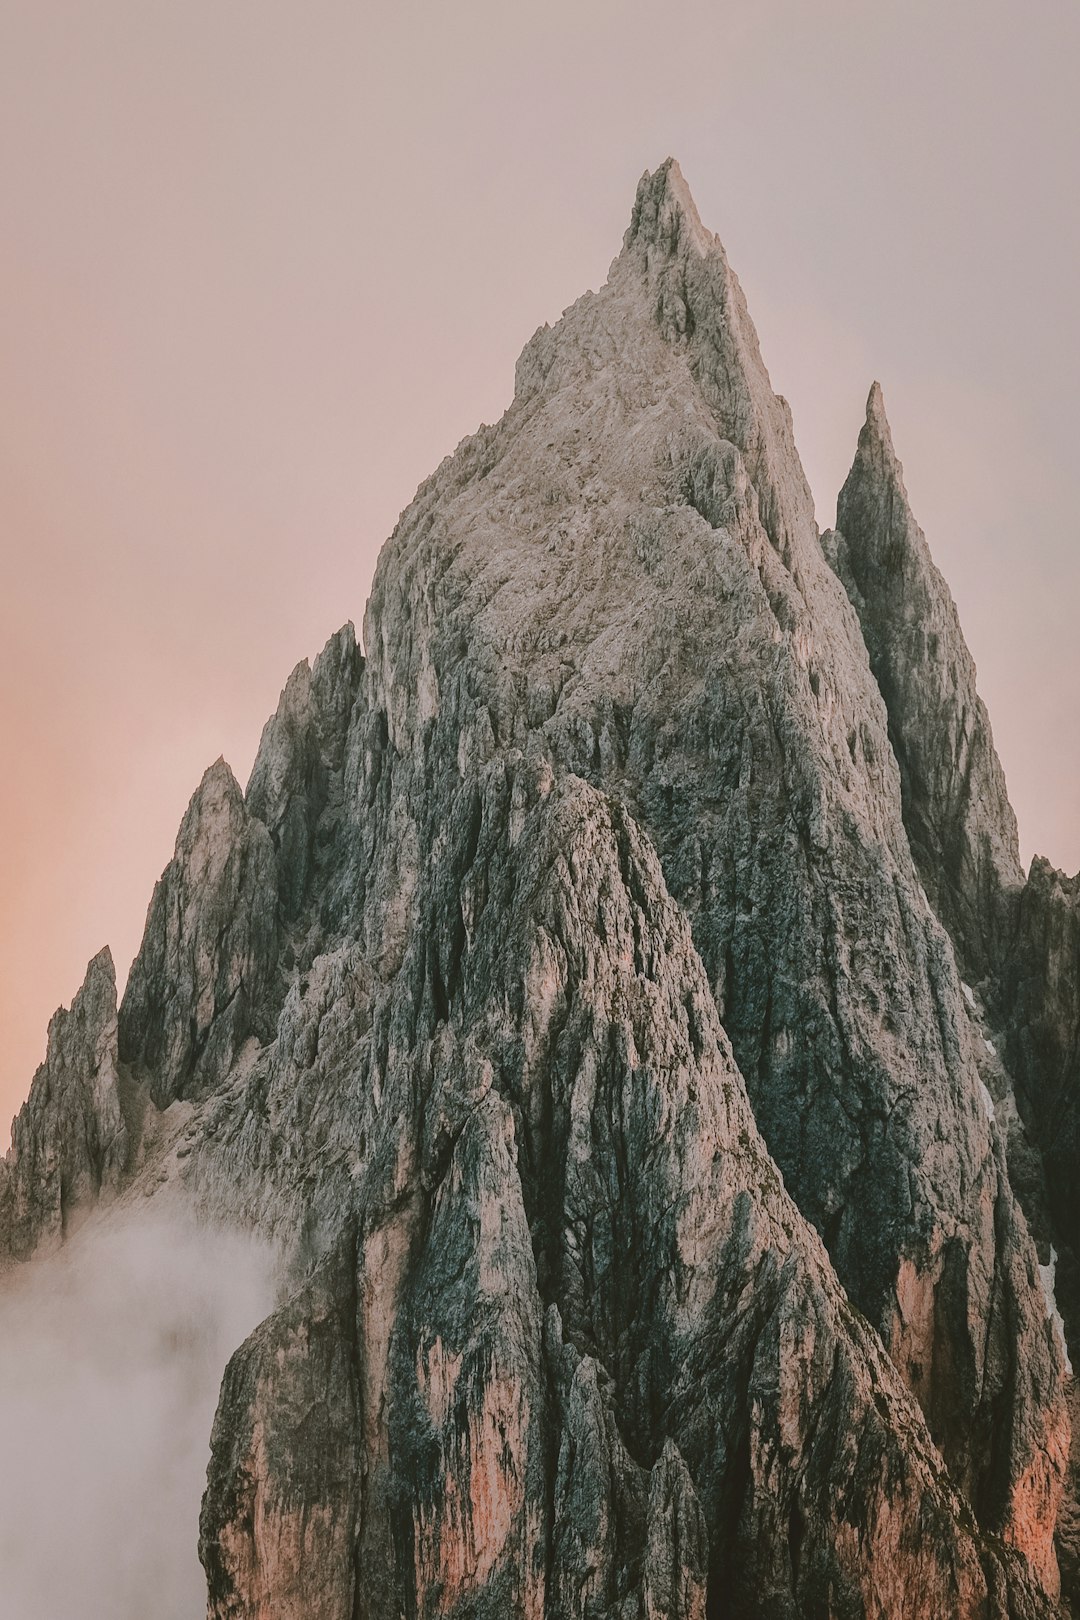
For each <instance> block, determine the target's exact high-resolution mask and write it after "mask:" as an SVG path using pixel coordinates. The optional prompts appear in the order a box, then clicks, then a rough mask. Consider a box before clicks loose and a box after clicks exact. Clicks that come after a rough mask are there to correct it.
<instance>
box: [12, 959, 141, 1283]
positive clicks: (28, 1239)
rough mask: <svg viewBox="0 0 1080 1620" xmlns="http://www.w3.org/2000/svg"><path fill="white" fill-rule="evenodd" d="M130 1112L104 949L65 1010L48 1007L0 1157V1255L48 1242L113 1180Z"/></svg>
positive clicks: (127, 1141)
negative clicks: (45, 1039) (34, 1064)
mask: <svg viewBox="0 0 1080 1620" xmlns="http://www.w3.org/2000/svg"><path fill="white" fill-rule="evenodd" d="M125 1105H126V1106H125ZM136 1116H137V1105H136V1099H135V1098H134V1097H133V1096H132V1094H131V1092H130V1088H125V1085H124V1083H123V1082H122V1080H121V1077H120V1070H119V1066H118V1061H117V1042H116V974H115V972H114V970H113V960H112V955H111V953H110V952H109V949H108V947H106V948H105V949H104V950H103V951H100V952H99V953H98V955H97V956H95V957H94V959H93V961H92V962H91V963H90V965H89V966H88V968H87V970H86V978H85V979H84V980H83V984H82V988H81V989H80V991H79V993H78V995H77V996H76V997H75V999H74V1001H73V1002H72V1003H71V1006H70V1008H67V1009H65V1008H63V1007H61V1008H60V1009H59V1011H58V1012H56V1013H55V1014H54V1015H53V1019H52V1022H51V1023H50V1025H49V1046H48V1052H47V1055H46V1058H45V1062H44V1063H43V1064H42V1065H41V1067H40V1069H38V1071H37V1073H36V1074H35V1076H34V1079H33V1083H32V1085H31V1087H30V1095H29V1097H28V1098H27V1100H26V1102H25V1103H24V1104H23V1106H22V1108H21V1109H20V1111H19V1114H18V1116H17V1118H16V1120H15V1123H14V1125H13V1127H12V1133H11V1149H10V1151H9V1153H8V1155H7V1158H6V1159H4V1160H3V1161H0V1262H2V1261H3V1260H4V1259H5V1258H9V1257H11V1258H15V1259H20V1260H22V1259H26V1258H27V1257H28V1256H29V1255H30V1254H32V1253H33V1252H34V1251H35V1250H36V1249H38V1248H40V1249H42V1250H43V1251H48V1250H50V1249H53V1248H55V1247H56V1246H57V1245H58V1244H59V1243H60V1242H61V1241H62V1240H63V1238H64V1236H65V1235H66V1234H67V1233H68V1231H69V1230H70V1229H71V1226H72V1223H73V1221H75V1220H77V1219H78V1217H79V1216H80V1215H83V1214H86V1213H87V1212H88V1210H89V1207H90V1206H91V1205H92V1204H93V1203H94V1202H95V1200H96V1199H97V1198H99V1197H100V1196H101V1194H102V1193H103V1192H105V1191H107V1190H109V1189H110V1188H115V1187H116V1186H117V1184H118V1183H119V1181H120V1178H121V1176H122V1173H123V1171H124V1169H125V1168H126V1165H127V1163H128V1158H129V1154H130V1151H131V1148H132V1146H133V1141H134V1138H135V1136H136V1134H137V1128H138V1127H137V1117H136Z"/></svg>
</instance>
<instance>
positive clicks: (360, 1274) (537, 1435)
mask: <svg viewBox="0 0 1080 1620" xmlns="http://www.w3.org/2000/svg"><path fill="white" fill-rule="evenodd" d="M905 533H906V530H905ZM838 566H840V563H839V561H838ZM856 605H857V604H856ZM957 635H959V632H958V631H957ZM364 641H365V649H366V658H365V659H364V660H361V658H360V655H359V653H358V651H357V649H356V646H355V639H354V637H353V634H352V631H351V628H349V627H346V629H345V630H344V631H342V632H340V633H339V635H338V636H337V637H335V638H334V639H333V640H332V642H331V643H330V644H329V646H328V648H327V650H326V651H325V652H324V654H323V655H322V657H321V658H320V659H319V660H317V661H316V664H315V665H314V667H313V668H312V669H311V671H310V672H309V671H308V670H307V666H306V665H301V666H299V668H298V669H297V670H296V671H294V674H293V676H292V677H291V678H290V681H289V684H288V686H287V687H286V689H285V692H284V693H283V694H282V699H281V703H280V705H279V708H278V711H277V714H276V715H275V716H274V718H273V719H272V721H271V722H270V724H269V725H268V727H267V729H266V731H265V733H264V736H263V741H262V744H261V746H260V750H259V756H258V759H257V761H256V765H255V769H254V771H253V773H252V778H251V782H250V784H249V788H248V793H247V798H246V801H245V799H244V798H243V796H242V795H241V794H240V792H239V789H238V787H237V785H236V783H235V781H234V780H233V779H232V776H231V774H230V773H229V772H228V771H227V768H226V767H224V766H223V765H220V764H219V765H218V766H216V767H214V768H213V770H212V771H211V772H209V773H208V775H207V777H206V778H205V779H204V782H203V785H202V787H201V788H200V790H199V792H198V793H197V794H196V797H195V799H194V800H193V801H192V805H191V807H190V808H189V811H188V814H187V816H186V817H185V820H184V823H183V825H182V827H181V832H180V836H179V839H178V842H177V850H176V855H175V857H174V860H173V862H172V863H171V865H170V867H169V868H168V869H167V871H166V873H165V875H164V876H163V878H162V881H161V883H160V884H159V885H158V889H157V891H156V893H155V897H154V901H153V903H152V906H151V910H150V915H149V918H148V922H147V932H146V937H145V939H144V942H143V946H142V949H141V951H140V955H139V957H138V959H137V961H136V963H135V966H134V968H133V970H132V976H131V980H130V983H129V988H128V991H127V993H126V995H125V999H124V1004H123V1007H122V1009H121V1015H120V1055H121V1057H122V1058H124V1060H125V1061H129V1062H130V1063H131V1065H132V1071H133V1073H134V1074H135V1075H136V1076H138V1077H140V1078H142V1079H144V1080H145V1083H146V1084H147V1085H148V1086H149V1087H150V1088H151V1091H152V1094H153V1097H154V1099H155V1101H156V1103H157V1104H158V1105H159V1106H164V1105H166V1104H168V1103H170V1102H171V1100H172V1099H173V1098H176V1097H184V1098H187V1099H190V1102H189V1112H188V1113H187V1115H185V1119H186V1121H187V1123H186V1124H185V1125H184V1131H185V1133H186V1134H185V1137H184V1140H183V1141H182V1142H181V1143H180V1144H179V1145H178V1146H177V1148H176V1150H175V1153H174V1155H173V1156H172V1157H171V1158H170V1159H169V1160H168V1162H167V1164H165V1165H164V1167H162V1168H160V1169H159V1171H158V1172H157V1173H158V1174H159V1175H160V1176H161V1177H162V1178H163V1181H164V1182H165V1183H166V1184H167V1185H168V1186H169V1187H170V1188H171V1189H172V1190H174V1191H180V1192H183V1193H184V1194H186V1196H188V1197H189V1198H191V1199H192V1201H193V1202H195V1204H196V1205H197V1206H198V1207H199V1208H200V1209H201V1210H202V1211H203V1212H204V1213H205V1214H206V1215H208V1216H210V1217H213V1218H215V1219H224V1218H228V1219H239V1220H242V1221H246V1222H250V1223H253V1224H256V1225H258V1226H260V1227H262V1228H264V1229H266V1230H269V1231H270V1232H272V1233H273V1234H274V1236H275V1237H276V1238H277V1239H278V1240H279V1241H280V1242H282V1243H284V1244H286V1245H287V1246H288V1247H289V1249H290V1254H291V1265H292V1269H293V1275H294V1282H295V1284H296V1288H295V1291H294V1293H293V1295H292V1298H291V1300H290V1301H289V1302H288V1303H287V1304H285V1305H284V1306H283V1307H282V1308H281V1310H279V1311H278V1312H277V1313H275V1315H274V1316H273V1317H271V1318H270V1319H269V1320H268V1321H267V1322H266V1323H265V1324H264V1325H263V1326H262V1327H261V1328H260V1329H259V1330H258V1331H257V1332H256V1334H255V1335H253V1337H252V1338H251V1339H250V1340H249V1341H248V1342H247V1344H246V1345H245V1346H243V1347H242V1349H241V1350H240V1351H239V1352H238V1354H237V1356H236V1357H235V1358H234V1360H233V1362H232V1364H231V1366H230V1369H229V1372H228V1374H227V1376H226V1379H225V1382H224V1384H223V1388H222V1398H221V1403H220V1406H219V1411H218V1417H217V1422H216V1425H215V1433H214V1442H213V1460H212V1465H211V1472H210V1479H209V1485H208V1491H207V1496H206V1501H205V1504H204V1513H203V1523H202V1553H203V1558H204V1562H205V1564H206V1568H207V1572H208V1578H209V1586H210V1602H211V1609H210V1612H211V1615H212V1616H214V1617H216V1620H225V1617H226V1616H228V1617H230V1620H241V1617H250V1620H255V1617H256V1616H259V1615H263V1614H266V1613H268V1612H273V1613H275V1614H278V1613H280V1614H282V1615H289V1614H295V1615H296V1616H297V1617H299V1616H300V1615H301V1614H305V1615H316V1614H317V1615H319V1616H320V1617H322V1616H325V1617H336V1616H339V1615H340V1616H341V1617H342V1620H360V1617H362V1620H391V1617H393V1620H398V1617H399V1616H400V1615H401V1614H408V1615H411V1616H416V1617H428V1616H430V1617H434V1616H457V1617H459V1620H464V1617H465V1616H466V1615H467V1616H469V1617H470V1620H495V1617H496V1616H498V1617H502V1616H505V1615H508V1614H513V1615H523V1616H529V1617H536V1620H539V1617H540V1616H547V1615H550V1616H552V1617H556V1616H558V1617H563V1616H575V1617H580V1620H643V1617H648V1620H658V1617H659V1616H661V1615H663V1616H665V1617H685V1620H702V1617H704V1616H705V1615H709V1616H712V1615H714V1614H719V1613H731V1614H733V1615H744V1614H745V1615H751V1614H760V1613H769V1614H775V1615H778V1616H779V1615H784V1616H789V1615H790V1616H794V1615H796V1614H827V1615H835V1616H838V1617H839V1616H847V1615H856V1614H869V1615H880V1616H882V1617H884V1616H886V1615H888V1616H894V1615H901V1616H911V1620H917V1617H922V1616H928V1615H930V1614H942V1615H949V1616H954V1615H955V1616H968V1615H970V1616H972V1617H975V1616H979V1617H980V1620H989V1617H991V1616H1002V1617H1004V1616H1005V1615H1013V1616H1022V1615H1024V1616H1026V1615H1032V1616H1034V1615H1048V1614H1049V1613H1050V1612H1051V1611H1052V1606H1053V1602H1054V1595H1055V1592H1056V1587H1057V1569H1056V1564H1055V1558H1054V1546H1053V1534H1054V1525H1055V1519H1056V1515H1057V1508H1058V1502H1059V1498H1060V1494H1061V1488H1062V1477H1063V1473H1064V1468H1065V1453H1066V1450H1067V1446H1068V1422H1067V1417H1066V1413H1065V1404H1064V1383H1063V1364H1062V1354H1061V1346H1060V1342H1059V1338H1058V1335H1057V1331H1056V1328H1055V1326H1054V1323H1053V1322H1052V1321H1051V1320H1050V1319H1049V1317H1048V1314H1047V1309H1046V1302H1045V1297H1044V1293H1043V1288H1042V1283H1041V1279H1040V1275H1039V1270H1038V1263H1037V1256H1036V1253H1035V1250H1034V1248H1033V1245H1032V1242H1031V1240H1030V1237H1029V1235H1028V1231H1027V1227H1026V1224H1025V1221H1024V1218H1023V1216H1022V1214H1021V1213H1020V1211H1019V1209H1018V1208H1017V1205H1016V1203H1015V1200H1014V1197H1013V1193H1012V1190H1011V1187H1010V1182H1009V1176H1008V1174H1007V1171H1006V1164H1005V1158H1004V1153H1003V1143H1002V1139H1001V1135H1000V1130H999V1126H998V1123H997V1120H996V1118H994V1117H992V1116H993V1112H994V1111H993V1106H992V1103H991V1107H990V1108H989V1110H988V1107H987V1100H986V1099H987V1095H988V1093H987V1091H986V1088H985V1085H984V1081H983V1075H982V1072H981V1070H980V1066H979V1065H980V1061H981V1057H982V1051H981V1045H980V1040H981V1037H980V1035H979V1031H978V1029H977V1027H976V1025H975V1023H974V1022H973V1020H972V1017H971V1016H970V1013H969V1009H968V1006H967V1003H966V1000H965V996H964V992H963V989H962V986H961V982H960V976H959V973H958V970H957V965H956V956H955V952H954V948H953V943H952V941H951V940H950V936H949V934H948V932H947V931H946V929H945V928H944V927H943V926H942V919H941V918H940V917H939V916H938V915H937V913H936V911H935V909H934V906H933V905H932V904H931V901H930V900H929V899H928V897H927V889H928V888H930V889H931V890H933V892H934V893H935V894H938V896H939V899H940V895H941V893H943V891H942V890H940V889H935V888H934V886H933V885H932V884H929V883H927V882H926V881H925V880H924V878H921V877H920V867H919V865H918V864H917V860H916V858H914V857H913V853H912V837H911V836H910V833H911V827H912V825H913V823H912V822H911V820H910V816H908V819H907V821H905V815H906V814H907V806H908V798H909V797H910V793H909V790H908V788H907V786H906V783H907V777H905V774H904V770H903V769H901V768H900V767H898V764H897V759H896V756H895V754H894V749H893V742H892V741H891V740H890V738H891V736H892V737H893V738H895V736H896V728H895V725H893V724H892V717H891V714H890V712H889V710H887V708H886V703H885V702H884V701H883V698H882V692H881V689H880V688H879V684H878V679H876V678H875V670H874V669H873V668H872V667H871V658H870V656H869V655H868V652H867V645H866V641H865V640H864V631H863V626H862V624H861V623H860V617H859V614H858V613H857V612H856V606H853V604H852V600H850V599H849V596H848V593H847V591H845V589H844V586H843V585H842V583H841V581H840V580H839V579H838V578H837V574H836V572H834V569H833V568H832V567H830V565H829V562H828V561H827V559H826V556H825V554H824V552H823V550H822V546H821V543H820V540H819V537H818V533H817V529H816V526H815V523H814V517H813V507H812V502H811V500H810V496H809V492H808V490H807V487H806V481H805V478H804V477H803V474H802V470H801V467H800V465H799V461H798V457H797V455H796V452H795V448H794V443H793V438H792V431H791V422H790V416H789V413H788V411H787V407H786V406H785V404H784V402H783V401H782V400H780V399H778V398H777V397H776V396H775V395H774V394H773V392H772V389H771V386H770V384H769V380H768V376H767V373H766V372H765V369H764V366H763V365H762V362H761V359H760V355H759V353H758V348H757V340H756V336H755V334H754V330H753V326H752V324H751V322H750V319H749V316H748V314H747V311H746V306H745V302H744V300H743V296H742V293H741V290H740V288H739V285H738V282H737V280H736V278H735V276H734V274H733V273H732V271H731V270H730V267H729V265H728V263H727V260H726V257H725V255H724V253H723V250H722V248H721V247H720V244H719V243H718V242H717V240H716V239H715V238H714V237H712V236H711V235H710V234H709V233H708V232H707V231H705V229H704V228H703V226H702V225H701V222H700V220H699V219H698V216H697V213H696V211H695V209H694V206H693V202H692V200H691V199H690V196H689V193H688V191H687V189H686V186H685V183H684V182H683V180H682V177H681V175H680V174H679V172H678V169H677V167H676V166H675V165H674V164H671V163H668V164H665V165H664V166H663V167H662V168H661V169H660V170H658V171H657V172H656V173H655V174H652V175H646V176H645V177H644V178H643V180H642V182H641V185H640V187H639V190H638V195H637V199H636V202H635V206H634V211H633V216H632V219H631V224H630V228H629V230H628V232H627V235H626V238H625V241H624V245H623V249H622V252H621V253H620V255H619V256H618V258H617V259H616V260H615V262H614V264H613V265H612V268H611V272H610V274H609V278H608V281H607V283H606V284H605V286H604V287H603V288H602V289H601V291H600V292H598V293H596V294H589V295H587V296H586V297H585V298H583V299H581V300H580V301H579V302H578V303H577V304H575V305H574V306H573V307H572V308H571V309H570V310H568V311H567V312H566V313H565V315H564V316H563V318H562V319H561V320H560V322H559V323H558V324H557V325H556V326H555V327H554V328H551V329H549V328H542V329H541V330H540V331H539V332H538V333H536V334H535V336H534V337H533V338H532V340H531V341H530V342H529V344H528V345H527V346H526V348H525V351H524V352H523V354H522V356H521V359H520V360H519V363H518V368H517V374H516V389H515V398H514V401H513V403H512V405H511V406H510V408H509V410H508V411H507V413H506V415H505V416H504V418H503V419H502V421H501V422H499V423H498V424H496V425H495V426H494V427H490V428H483V429H481V430H480V432H479V433H478V434H476V435H475V436H474V437H472V438H470V439H467V440H465V441H464V442H463V444H462V445H461V446H459V448H458V450H457V451H456V452H455V454H454V455H453V456H452V457H449V458H447V460H446V461H445V462H444V463H443V464H442V466H441V467H440V468H439V469H438V470H437V471H436V473H435V474H434V475H433V476H432V477H431V478H430V479H429V480H428V481H427V482H426V483H425V484H424V485H422V486H421V488H420V490H419V491H418V492H417V496H416V498H415V500H414V501H413V503H412V504H411V506H410V507H409V508H408V509H407V510H406V511H405V512H404V513H403V514H402V518H401V520H400V522H399V524H398V526H397V528H396V529H395V532H394V534H393V536H392V537H391V539H390V541H389V542H388V544H387V546H386V547H385V548H384V551H383V554H382V557H381V559H380V563H379V567H378V571H377V575H376V580H375V585H374V588H373V593H372V598H371V601H370V603H369V607H368V612H367V617H366V621H365V636H364ZM961 645H962V644H961ZM929 686H930V689H931V690H932V691H936V688H934V687H933V682H932V681H931V682H930V683H929ZM972 690H973V688H972ZM938 697H940V693H938ZM935 701H937V699H935ZM936 723H937V721H936V720H935V721H934V724H936ZM965 724H966V722H961V730H960V733H959V734H963V733H964V725H965ZM973 791H974V789H973ZM957 802H959V801H957ZM950 813H951V812H950ZM973 813H974V812H973ZM980 813H981V812H980ZM958 815H959V819H960V823H961V824H962V826H963V827H964V828H967V829H968V831H970V826H971V822H970V817H967V813H966V812H958ZM965 817H966V819H965ZM964 836H965V837H967V836H968V833H967V832H965V834H964ZM971 836H972V837H974V834H972V835H971ZM972 847H974V845H973V846H972ZM980 847H981V846H980ZM918 858H919V860H922V859H923V857H922V855H921V854H920V855H919V857H918ZM967 870H968V869H967V867H966V866H964V865H963V863H961V866H960V868H959V869H958V871H957V873H956V874H955V879H956V882H957V883H958V884H962V883H963V882H966V880H967V879H966V874H967ZM982 881H983V879H982V877H980V878H979V882H980V883H982ZM1002 881H1003V882H1004V878H1003V879H1002ZM980 895H981V891H980ZM940 903H941V905H942V910H943V912H945V911H946V902H945V900H940ZM982 905H983V902H982V898H980V896H976V897H975V898H973V899H972V902H971V906H972V908H973V910H972V915H973V916H975V917H976V918H977V919H981V918H982V917H983V915H984V912H983V909H981V908H982ZM945 920H946V921H947V922H949V923H950V925H951V926H956V924H955V921H954V919H953V918H952V916H951V914H950V915H946V917H945ZM987 926H988V925H987ZM979 927H980V928H982V927H983V924H982V922H979ZM972 937H973V938H975V937H976V936H975V935H972ZM984 937H986V938H988V937H989V934H986V933H980V934H978V938H979V939H983V938H984ZM965 940H966V936H961V935H960V933H959V931H958V932H957V942H958V944H959V945H960V947H961V948H962V949H967V945H966V943H965Z"/></svg>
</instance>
